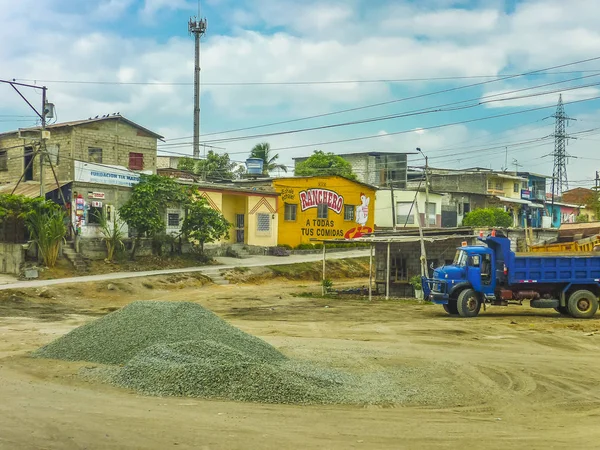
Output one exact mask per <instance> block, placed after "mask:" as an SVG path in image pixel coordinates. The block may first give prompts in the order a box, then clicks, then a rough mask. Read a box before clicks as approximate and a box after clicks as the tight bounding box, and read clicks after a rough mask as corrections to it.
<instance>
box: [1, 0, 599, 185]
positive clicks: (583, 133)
mask: <svg viewBox="0 0 600 450" xmlns="http://www.w3.org/2000/svg"><path fill="white" fill-rule="evenodd" d="M197 11H198V4H197V2H196V1H190V0H94V1H92V0H18V1H15V0H0V25H1V26H0V39H1V42H3V43H4V44H3V45H2V46H0V79H13V78H16V79H18V80H21V81H24V82H32V83H33V82H34V83H37V84H40V85H41V84H44V85H46V86H48V88H49V91H48V95H49V99H50V100H51V101H52V102H54V103H55V104H56V108H57V112H58V119H59V121H66V120H74V119H81V118H87V117H90V116H92V117H93V116H96V115H103V114H107V113H113V112H120V113H121V114H122V115H124V116H126V117H128V118H129V119H131V120H134V121H136V122H138V123H140V124H142V125H144V126H146V127H148V128H150V129H152V130H155V131H157V132H158V133H161V134H162V135H164V136H165V142H164V143H163V144H161V146H160V148H161V149H162V152H163V153H164V154H167V153H165V152H171V153H170V154H191V153H192V147H191V134H192V112H193V86H192V82H193V64H194V45H193V39H192V38H191V37H189V36H188V32H187V21H188V19H189V17H190V16H193V15H196V14H197ZM201 14H202V16H206V17H207V20H208V30H207V33H206V36H205V37H204V38H203V41H202V57H201V58H202V118H201V133H202V138H201V140H202V141H203V142H205V143H206V144H207V145H212V146H214V147H218V148H219V150H218V151H219V152H224V151H227V152H228V153H229V154H230V155H231V157H232V159H235V160H240V161H241V160H244V159H245V158H246V157H247V154H248V152H249V150H250V148H251V147H252V146H253V145H254V144H255V143H257V142H262V141H268V142H270V143H271V146H272V147H273V148H275V149H277V153H279V155H280V161H281V162H283V163H285V164H289V165H291V164H292V158H293V157H296V156H303V155H308V154H310V153H312V151H313V150H316V149H321V150H324V151H332V152H334V153H344V152H356V151H394V152H412V151H414V149H415V148H416V147H420V148H422V149H423V151H424V152H425V153H426V154H427V155H428V156H429V158H430V164H431V165H432V166H436V167H452V168H467V167H474V166H480V167H492V168H494V169H500V168H502V167H504V166H505V162H506V161H507V162H508V166H509V168H510V169H513V168H514V167H515V164H518V165H520V166H519V168H520V169H525V170H529V171H534V172H540V173H544V174H548V175H550V174H551V173H552V158H551V157H547V156H545V155H548V154H549V153H551V152H552V151H553V149H554V141H553V137H552V133H553V132H554V119H553V118H552V117H550V116H552V115H553V114H554V112H555V105H556V103H557V101H558V95H559V92H562V95H563V100H564V101H565V109H566V112H567V114H568V115H569V116H571V117H573V118H574V119H577V120H576V121H575V120H574V121H572V122H571V123H570V126H569V128H568V131H569V133H571V134H572V135H573V136H574V137H577V139H576V140H575V139H573V140H571V141H570V142H569V146H568V151H569V153H570V154H571V155H572V156H573V158H571V159H570V160H569V165H568V168H567V172H568V174H569V179H570V180H572V182H571V186H577V185H589V184H590V183H591V181H590V180H592V179H593V178H594V173H595V171H596V170H600V151H598V150H597V148H598V146H599V145H600V115H599V114H598V111H599V110H600V99H597V98H595V97H600V89H599V86H598V85H597V84H598V83H600V59H598V58H600V30H599V29H598V26H597V21H598V17H600V2H598V1H597V0H570V1H564V0H560V1H555V0H540V1H536V0H524V1H513V0H505V1H501V0H482V1H470V0H456V1H452V0H419V1H416V0H414V1H410V0H389V1H388V0H370V1H367V0H345V1H335V0H330V1H313V0H305V1H302V2H300V1H294V0H202V2H201ZM594 58H596V59H594ZM584 60H589V61H587V62H579V61H584ZM573 63H576V64H573ZM532 71H538V72H536V73H533V74H529V75H526V76H513V75H519V74H524V73H528V72H532ZM27 96H28V98H29V99H30V100H31V101H33V102H39V97H38V94H37V93H36V92H33V91H29V92H27ZM36 104H37V103H36ZM315 116H317V117H315ZM281 122H285V123H281ZM34 123H35V118H34V117H33V116H32V113H31V111H29V110H28V107H27V106H26V105H25V103H24V102H23V101H22V100H21V99H20V98H19V97H18V96H17V95H16V93H14V92H13V91H12V89H11V88H10V87H9V86H8V85H2V84H0V130H2V131H4V130H11V129H16V128H18V127H25V126H29V125H32V124H34ZM274 123H275V125H273V124H274ZM265 125H268V126H265ZM323 127H326V128H323ZM315 128H320V129H315ZM239 129H241V130H240V131H233V130H239ZM299 130H304V131H299ZM281 133H284V134H281ZM575 157H576V158H575ZM409 161H410V163H411V164H412V165H416V166H418V165H421V164H423V159H421V158H420V156H419V155H413V156H411V158H410V160H409Z"/></svg>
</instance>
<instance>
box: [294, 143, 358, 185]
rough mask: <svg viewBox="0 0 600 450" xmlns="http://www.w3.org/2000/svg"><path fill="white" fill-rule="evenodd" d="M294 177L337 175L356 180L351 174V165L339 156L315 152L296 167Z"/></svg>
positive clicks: (352, 173)
mask: <svg viewBox="0 0 600 450" xmlns="http://www.w3.org/2000/svg"><path fill="white" fill-rule="evenodd" d="M294 174H295V175H299V176H317V175H339V176H342V177H345V178H349V179H351V180H356V175H355V174H354V172H352V165H351V164H350V163H349V162H348V161H346V160H345V159H344V158H342V157H341V156H339V155H334V154H333V153H324V152H322V151H321V150H316V151H315V152H314V153H313V154H312V155H311V156H310V157H309V158H308V159H307V160H306V161H303V162H301V163H299V164H297V165H296V169H295V170H294Z"/></svg>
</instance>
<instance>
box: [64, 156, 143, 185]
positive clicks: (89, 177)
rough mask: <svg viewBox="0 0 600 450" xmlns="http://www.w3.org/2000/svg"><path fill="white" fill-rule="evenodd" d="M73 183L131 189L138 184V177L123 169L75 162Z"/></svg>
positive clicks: (136, 174)
mask: <svg viewBox="0 0 600 450" xmlns="http://www.w3.org/2000/svg"><path fill="white" fill-rule="evenodd" d="M75 181H81V182H83V183H97V184H110V185H113V186H127V187H131V186H133V185H134V184H137V183H139V181H140V175H139V174H138V173H135V172H132V171H130V170H127V169H126V168H124V167H123V168H121V167H117V166H105V165H101V164H94V163H88V162H84V161H75Z"/></svg>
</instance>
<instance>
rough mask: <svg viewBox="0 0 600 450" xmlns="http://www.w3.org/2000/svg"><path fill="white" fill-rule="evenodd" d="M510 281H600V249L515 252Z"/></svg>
mask: <svg viewBox="0 0 600 450" xmlns="http://www.w3.org/2000/svg"><path fill="white" fill-rule="evenodd" d="M510 267H511V270H510V271H509V274H508V281H509V284H521V283H577V284H582V283H583V284H585V283H589V284H596V283H600V253H598V252H588V253H571V252H568V253H565V252H552V253H515V254H514V261H513V262H512V264H510Z"/></svg>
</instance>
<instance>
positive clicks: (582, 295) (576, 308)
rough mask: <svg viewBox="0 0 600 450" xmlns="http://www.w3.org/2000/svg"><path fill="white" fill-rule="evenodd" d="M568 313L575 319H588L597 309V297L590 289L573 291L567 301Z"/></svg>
mask: <svg viewBox="0 0 600 450" xmlns="http://www.w3.org/2000/svg"><path fill="white" fill-rule="evenodd" d="M567 306H568V308H569V313H570V314H571V315H572V316H573V317H575V318H577V319H589V318H590V317H594V314H596V311H598V297H596V294H594V293H593V292H590V291H585V290H581V291H575V292H573V293H572V294H571V296H570V297H569V301H568V303H567Z"/></svg>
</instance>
